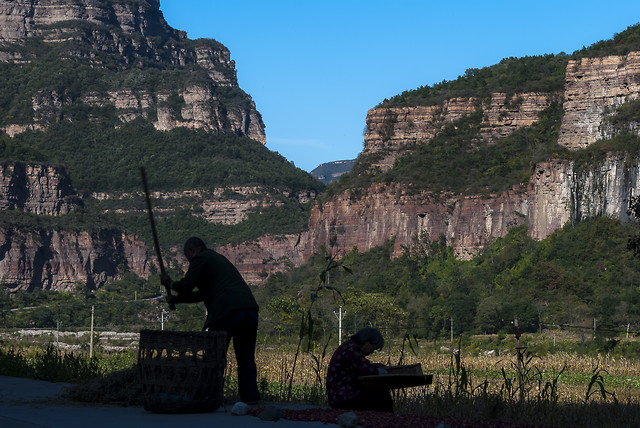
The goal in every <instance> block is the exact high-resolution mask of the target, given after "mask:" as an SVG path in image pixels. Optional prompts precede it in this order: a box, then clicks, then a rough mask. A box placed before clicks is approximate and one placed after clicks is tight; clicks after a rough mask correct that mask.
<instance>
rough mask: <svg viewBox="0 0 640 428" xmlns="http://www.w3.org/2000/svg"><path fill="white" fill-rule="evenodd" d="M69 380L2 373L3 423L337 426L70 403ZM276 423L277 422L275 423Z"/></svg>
mask: <svg viewBox="0 0 640 428" xmlns="http://www.w3.org/2000/svg"><path fill="white" fill-rule="evenodd" d="M68 386H69V384H63V383H52V382H44V381H38V380H32V379H23V378H13V377H6V376H0V426H1V427H3V428H35V427H39V428H42V427H49V428H58V427H59V428H75V427H82V428H86V427H89V428H103V427H104V428H127V427H135V428H147V427H149V428H152V427H153V428H161V427H172V428H176V427H178V426H193V427H196V426H212V427H216V428H232V427H233V428H237V427H239V426H242V427H247V428H269V427H272V426H277V428H292V427H297V428H320V427H323V428H337V427H339V425H335V424H324V423H322V422H299V421H288V420H284V419H281V420H279V421H278V422H268V421H263V420H261V419H259V418H257V417H255V416H234V415H232V414H231V406H227V407H225V408H221V409H219V410H217V411H216V412H213V413H199V414H187V415H164V414H155V413H150V412H147V411H145V410H144V409H143V408H141V407H115V406H94V405H84V404H75V403H74V404H68V403H65V402H61V401H60V400H56V397H57V395H58V394H60V392H62V390H64V389H65V388H66V387H68ZM274 424H276V425H274Z"/></svg>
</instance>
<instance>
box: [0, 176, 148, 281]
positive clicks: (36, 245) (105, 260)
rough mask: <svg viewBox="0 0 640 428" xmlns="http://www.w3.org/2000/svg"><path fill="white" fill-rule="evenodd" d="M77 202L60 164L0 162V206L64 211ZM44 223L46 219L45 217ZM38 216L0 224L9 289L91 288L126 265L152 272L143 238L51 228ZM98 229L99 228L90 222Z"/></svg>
mask: <svg viewBox="0 0 640 428" xmlns="http://www.w3.org/2000/svg"><path fill="white" fill-rule="evenodd" d="M80 202H81V200H80V196H79V195H78V194H76V192H75V191H74V190H73V188H72V185H71V180H70V179H69V177H68V176H67V175H66V173H65V171H64V170H63V169H61V168H57V167H53V166H46V165H39V164H21V163H18V164H3V165H0V209H2V210H3V211H6V210H12V211H14V212H15V214H16V215H18V216H19V215H20V214H21V213H31V214H38V215H42V216H57V215H62V214H68V213H69V212H71V211H73V210H74V209H75V208H76V207H77V206H78V205H79V203H80ZM44 223H45V224H46V223H47V221H44ZM42 224H43V222H41V221H40V220H39V219H37V218H31V219H29V218H27V219H25V220H24V221H23V222H21V225H20V226H2V227H0V283H2V284H3V285H4V286H5V287H6V288H7V289H8V290H9V291H12V292H13V291H17V290H32V289H34V288H45V289H50V290H56V291H65V290H71V289H73V288H74V287H75V285H76V283H81V284H82V285H83V286H86V287H88V288H89V289H95V288H98V287H100V286H102V285H104V284H105V283H107V282H109V281H113V280H114V279H119V278H120V277H121V276H122V274H123V273H124V271H125V270H129V271H131V272H133V273H135V274H137V275H139V276H141V277H148V276H149V275H150V274H151V267H152V265H151V264H150V260H149V255H148V252H147V248H146V244H145V243H144V242H143V241H141V240H139V239H137V238H135V237H134V236H131V235H127V234H124V233H122V232H121V231H117V230H114V229H98V230H96V231H91V232H89V231H70V230H67V231H65V230H59V229H51V228H49V227H47V226H43V225H42ZM94 229H97V228H94Z"/></svg>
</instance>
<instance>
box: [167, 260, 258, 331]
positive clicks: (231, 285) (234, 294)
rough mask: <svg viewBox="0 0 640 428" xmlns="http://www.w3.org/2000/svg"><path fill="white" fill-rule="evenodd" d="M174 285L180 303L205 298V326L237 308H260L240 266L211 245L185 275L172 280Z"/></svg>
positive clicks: (190, 264) (192, 261) (172, 286)
mask: <svg viewBox="0 0 640 428" xmlns="http://www.w3.org/2000/svg"><path fill="white" fill-rule="evenodd" d="M171 288H172V289H174V290H176V291H177V292H178V300H177V302H178V303H181V302H185V303H186V302H199V301H202V302H204V304H205V306H206V307H207V320H206V322H205V328H207V327H209V326H210V325H211V324H213V323H215V322H216V321H219V320H221V319H222V318H224V317H226V316H227V315H229V314H230V313H231V312H233V311H234V310H237V309H256V310H257V309H258V304H257V303H256V300H255V298H254V297H253V294H252V293H251V290H250V289H249V286H248V285H247V283H246V282H245V280H244V279H243V278H242V275H240V272H238V269H237V268H236V267H235V266H234V265H233V263H231V262H230V261H229V260H228V259H227V258H226V257H225V256H223V255H222V254H219V253H217V252H215V251H214V250H211V249H209V248H206V249H204V250H202V251H201V252H200V254H198V255H196V256H195V257H193V258H192V259H191V261H190V262H189V270H188V271H187V273H186V274H185V276H184V278H182V279H181V280H179V281H174V282H172V283H171ZM194 290H195V291H194Z"/></svg>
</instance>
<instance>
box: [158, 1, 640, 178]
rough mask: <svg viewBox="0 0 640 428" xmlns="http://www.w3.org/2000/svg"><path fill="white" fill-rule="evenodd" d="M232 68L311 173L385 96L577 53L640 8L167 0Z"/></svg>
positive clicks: (341, 154)
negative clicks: (507, 63)
mask: <svg viewBox="0 0 640 428" xmlns="http://www.w3.org/2000/svg"><path fill="white" fill-rule="evenodd" d="M160 10H161V11H162V13H163V15H164V18H165V20H166V21H167V23H168V24H169V25H170V26H171V27H173V28H175V29H179V30H184V31H186V32H187V37H188V38H190V39H198V38H211V39H215V40H217V41H218V42H220V43H222V44H223V45H225V46H226V47H227V48H228V49H229V50H230V52H231V59H232V60H234V61H235V64H236V71H237V74H238V83H239V85H240V88H241V89H243V90H244V91H245V92H247V93H248V94H249V95H250V96H251V97H252V98H253V100H254V102H255V104H256V107H257V109H258V111H259V112H260V113H261V114H262V119H263V121H264V123H265V125H266V128H265V132H266V136H267V143H266V145H267V147H268V148H269V149H270V150H272V151H275V152H278V153H279V154H281V155H282V156H284V157H285V158H286V159H287V160H289V161H291V162H292V163H293V164H294V165H295V166H297V167H298V168H301V169H303V170H305V171H308V172H310V171H311V170H313V169H314V168H316V167H317V166H318V165H320V164H322V163H326V162H332V161H338V160H348V159H355V158H356V157H357V156H358V154H359V153H360V152H361V151H362V149H363V147H364V128H365V119H366V116H367V111H368V110H369V109H371V108H374V107H375V106H376V105H377V104H379V103H381V102H382V101H384V100H385V99H386V98H391V97H393V96H394V95H397V94H400V93H402V92H403V91H406V90H412V89H416V88H418V87H421V86H427V85H428V86H432V85H433V84H436V83H439V82H442V81H443V80H455V79H456V78H457V77H458V76H460V75H463V74H464V72H465V70H467V69H469V68H482V67H487V66H491V65H494V64H497V63H498V62H500V60H501V59H503V58H508V57H517V58H520V57H524V56H534V55H545V54H558V53H561V52H565V53H569V54H570V53H573V52H574V51H576V50H579V49H582V48H583V47H588V46H590V45H592V44H593V43H596V42H598V41H600V40H606V39H610V38H612V37H613V35H614V34H616V33H619V32H622V31H624V30H625V29H627V27H629V26H631V25H635V24H636V23H638V22H640V0H606V1H604V0H599V1H592V0H581V1H562V0H553V1H549V0H536V1H519V0H510V1H491V0H484V1H479V0H475V1H456V0H447V1H429V0H424V1H418V0H404V1H403V0H396V1H391V0H387V1H380V0H368V1H364V0H322V1H317V0H315V1H307V0H244V1H243V0H224V1H218V0H160Z"/></svg>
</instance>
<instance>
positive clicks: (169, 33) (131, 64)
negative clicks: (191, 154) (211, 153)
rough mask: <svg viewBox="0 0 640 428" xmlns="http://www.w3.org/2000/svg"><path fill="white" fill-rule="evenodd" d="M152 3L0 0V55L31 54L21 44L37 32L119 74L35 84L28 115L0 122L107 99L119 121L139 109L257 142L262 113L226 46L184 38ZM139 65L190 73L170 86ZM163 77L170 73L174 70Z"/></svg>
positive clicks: (164, 122)
mask: <svg viewBox="0 0 640 428" xmlns="http://www.w3.org/2000/svg"><path fill="white" fill-rule="evenodd" d="M159 7H160V4H159V2H158V1H157V0H134V1H124V0H123V1H109V2H105V1H101V0H86V1H82V2H61V1H59V0H0V61H5V62H11V63H15V64H24V63H32V62H34V61H37V60H38V59H39V58H37V57H33V56H32V55H33V54H32V53H31V51H29V50H26V49H25V48H24V45H25V42H26V41H27V40H29V39H38V40H42V41H44V42H45V43H47V44H48V45H49V46H56V47H57V49H59V50H60V51H61V54H60V58H61V60H72V61H76V62H77V63H79V64H84V65H88V66H89V67H91V68H104V69H109V70H111V71H115V72H116V73H120V74H121V75H122V76H121V78H120V79H114V83H112V84H111V85H112V86H113V87H112V88H111V89H107V90H102V91H95V90H93V91H92V90H90V89H83V90H82V93H69V92H66V91H60V90H59V89H55V88H52V87H50V86H47V87H43V88H41V89H39V90H37V91H36V92H34V93H33V94H32V99H31V104H32V110H33V117H32V120H31V121H30V122H29V123H24V122H22V123H12V122H6V121H5V123H2V122H0V130H2V131H3V132H5V133H7V134H9V135H16V134H17V133H20V132H24V131H25V130H33V129H37V130H42V129H46V128H47V126H48V125H49V124H50V123H51V122H53V121H56V120H59V118H60V114H61V112H62V111H63V108H64V107H67V106H69V105H72V104H75V105H80V104H84V105H87V106H99V107H104V106H107V105H110V106H114V107H115V109H116V111H117V115H118V118H119V119H120V120H121V121H122V122H128V121H131V120H133V119H136V118H138V117H143V118H146V119H150V120H151V121H152V122H153V123H154V126H155V127H156V128H157V129H159V130H170V129H173V128H175V127H187V128H193V129H204V130H206V131H209V132H220V131H223V132H233V133H236V134H238V135H243V136H247V137H249V138H252V139H254V140H256V141H259V142H261V143H263V144H264V143H265V142H266V137H265V133H264V123H263V122H262V117H261V115H260V113H258V111H257V110H256V106H255V103H254V102H253V100H252V99H251V97H250V96H249V95H247V94H246V93H245V92H244V91H242V90H241V89H240V88H239V87H238V81H237V75H236V70H235V63H234V61H232V60H231V58H230V53H229V50H228V49H227V48H226V47H224V46H223V45H222V44H220V43H218V42H216V41H215V40H211V39H199V40H195V41H194V40H189V39H188V38H187V35H186V33H185V32H183V31H179V30H175V29H173V28H171V27H170V26H169V25H168V24H167V23H166V21H165V20H164V18H163V16H162V12H161V11H160V9H159ZM143 69H155V70H157V71H158V72H160V73H162V72H164V73H171V72H172V71H174V72H175V71H180V72H182V73H185V74H191V75H192V76H196V75H197V76H198V78H197V79H191V80H192V83H187V82H186V81H185V82H182V83H180V82H174V86H176V87H175V89H171V88H169V87H166V86H167V85H164V87H163V85H157V84H149V80H153V78H149V76H145V75H144V73H143V72H141V71H140V70H143ZM169 79H170V80H172V81H175V76H172V77H171V78H169ZM185 80H187V79H185ZM76 92H77V90H76Z"/></svg>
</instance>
